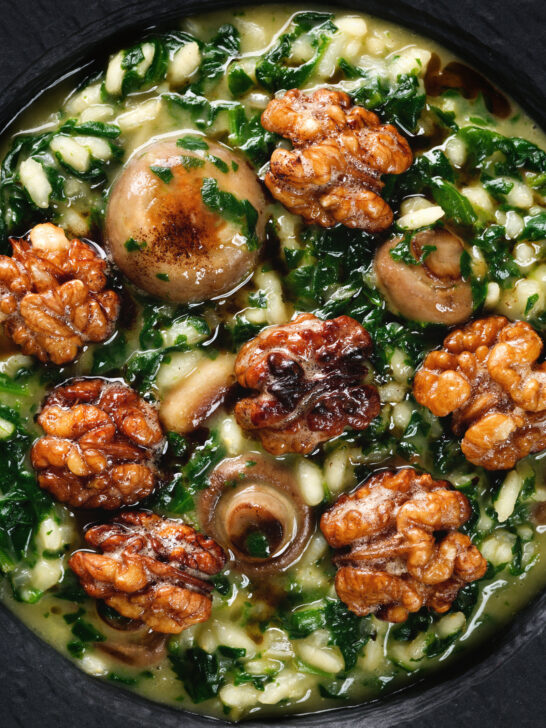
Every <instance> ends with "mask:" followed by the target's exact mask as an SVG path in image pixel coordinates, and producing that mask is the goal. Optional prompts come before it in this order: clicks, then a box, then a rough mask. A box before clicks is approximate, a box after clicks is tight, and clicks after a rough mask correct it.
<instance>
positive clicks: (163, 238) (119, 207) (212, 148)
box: [106, 137, 266, 303]
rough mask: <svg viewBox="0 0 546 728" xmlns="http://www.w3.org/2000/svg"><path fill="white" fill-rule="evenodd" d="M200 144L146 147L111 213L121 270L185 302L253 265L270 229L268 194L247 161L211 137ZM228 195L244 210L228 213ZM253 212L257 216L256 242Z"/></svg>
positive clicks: (110, 233) (109, 226) (222, 286)
mask: <svg viewBox="0 0 546 728" xmlns="http://www.w3.org/2000/svg"><path fill="white" fill-rule="evenodd" d="M180 141H181V143H182V144H184V143H185V142H184V137H182V139H181V140H180ZM201 146H203V149H194V148H192V149H186V148H184V147H183V146H180V145H178V144H177V142H176V141H174V140H167V141H165V140H163V141H159V142H155V143H153V144H151V145H149V146H148V147H146V148H145V149H144V150H143V151H142V152H140V153H139V154H138V155H136V156H134V157H133V159H132V160H131V161H130V162H129V163H128V165H127V166H126V167H125V169H124V170H123V172H122V173H121V175H120V176H119V178H118V179H117V181H116V182H115V184H114V187H113V190H112V194H111V196H110V200H109V203H108V209H107V213H106V240H107V243H108V246H109V249H110V252H111V254H112V257H113V258H114V261H115V262H116V264H117V265H118V266H119V268H121V270H122V271H123V272H124V273H125V275H127V277H128V278H130V279H131V280H132V281H133V282H134V283H135V284H136V285H138V286H139V287H140V288H143V289H144V290H145V291H147V292H148V293H151V294H152V295H154V296H158V297H160V298H165V299H168V300H172V301H180V302H182V303H186V302H191V301H204V300H207V299H210V298H213V297H214V296H218V295H220V294H222V293H226V292H228V291H230V290H231V289H232V288H234V287H235V286H237V285H238V284H239V283H240V282H241V281H242V279H243V278H244V277H245V276H246V275H247V274H248V273H249V272H250V271H251V270H252V268H253V267H254V265H255V264H256V260H257V256H258V248H259V247H260V244H261V242H262V241H263V239H264V231H265V222H266V215H265V198H264V195H263V193H262V190H261V187H260V184H259V181H258V179H257V177H256V175H255V174H254V172H253V170H252V169H251V167H250V166H249V165H248V163H247V162H246V161H245V160H244V159H242V158H241V157H240V156H238V155H237V154H235V153H234V152H233V151H231V150H229V149H227V147H224V146H221V145H219V144H216V143H214V142H211V141H210V140H206V141H205V139H204V138H203V139H201ZM207 189H208V190H209V192H210V193H211V196H212V198H213V199H212V201H211V200H210V199H209V197H208V196H207V195H206V194H205V190H207ZM226 197H227V198H229V199H230V200H231V202H232V203H233V204H234V205H236V206H237V208H238V209H239V210H240V211H241V210H242V212H241V215H239V214H238V213H237V214H236V212H237V211H235V212H233V214H228V213H227V211H226V209H225V199H226ZM235 198H236V199H235ZM207 201H208V202H207ZM218 201H220V202H218ZM212 203H214V204H212ZM245 206H246V207H245ZM248 210H249V211H250V213H251V214H252V215H255V216H256V225H255V233H256V238H255V239H252V244H251V239H250V237H249V236H248V235H246V233H245V224H246V222H249V221H248V219H246V211H248ZM250 213H249V214H250ZM245 221H246V222H245Z"/></svg>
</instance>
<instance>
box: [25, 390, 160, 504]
mask: <svg viewBox="0 0 546 728" xmlns="http://www.w3.org/2000/svg"><path fill="white" fill-rule="evenodd" d="M38 424H40V425H41V426H42V427H43V429H44V430H45V433H46V434H45V437H41V438H40V439H39V440H37V441H36V442H35V443H34V445H33V447H32V450H31V460H32V465H33V466H34V468H35V469H36V470H37V471H38V483H39V484H40V487H41V488H44V489H45V490H48V491H50V493H52V495H53V496H54V497H55V498H57V500H60V501H62V502H63V503H69V504H70V505H71V506H80V507H83V508H107V509H110V510H111V509H114V508H119V507H120V506H121V505H129V504H132V503H136V502H137V501H139V500H141V499H142V498H145V497H146V496H148V495H150V493H151V492H152V490H153V489H154V487H155V484H156V471H155V465H154V460H155V459H156V456H158V455H159V454H160V451H161V449H162V446H163V443H164V440H163V432H162V430H161V426H160V424H159V420H158V417H157V412H156V410H155V409H154V408H153V407H152V405H150V404H149V403H148V402H145V401H144V400H143V399H142V398H141V397H139V396H138V394H137V393H136V392H135V391H133V390H132V389H131V388H130V387H127V386H126V385H125V384H121V383H119V382H108V381H106V380H105V379H75V380H73V381H72V382H70V383H69V384H66V385H64V386H62V387H56V388H55V389H54V390H53V391H52V393H51V394H50V395H49V397H48V398H47V399H46V401H45V403H44V406H43V408H42V411H41V412H40V415H39V417H38Z"/></svg>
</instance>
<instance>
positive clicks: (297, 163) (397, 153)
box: [262, 88, 413, 232]
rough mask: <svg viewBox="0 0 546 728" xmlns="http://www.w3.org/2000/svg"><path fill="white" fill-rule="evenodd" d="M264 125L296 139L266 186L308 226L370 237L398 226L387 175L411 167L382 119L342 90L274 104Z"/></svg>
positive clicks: (277, 154)
mask: <svg viewBox="0 0 546 728" xmlns="http://www.w3.org/2000/svg"><path fill="white" fill-rule="evenodd" d="M262 125H263V126H264V127H265V128H266V129H267V130H268V131H273V132H276V133H277V134H280V135H281V136H284V137H286V138H287V139H290V141H291V142H292V144H293V147H294V148H293V149H292V150H290V151H288V150H286V149H281V148H279V149H276V150H275V151H274V152H273V154H272V156H271V165H270V171H269V172H268V173H267V175H266V177H265V183H266V185H267V187H268V189H269V191H270V192H271V194H272V195H273V197H275V198H276V199H277V200H279V201H280V202H282V204H283V205H284V206H285V207H286V208H287V209H288V210H290V211H291V212H294V213H296V214H298V215H301V216H302V217H303V218H304V220H305V221H306V222H307V223H317V224H318V225H322V227H332V226H333V225H336V224H337V223H342V224H343V225H346V226H347V227H351V228H361V229H362V230H368V231H370V232H378V231H380V230H385V229H386V228H388V227H389V225H390V224H391V223H392V219H393V214H392V210H391V208H390V207H389V205H388V204H387V203H386V202H385V200H383V199H382V197H381V196H380V194H379V193H380V191H381V189H382V188H383V182H382V181H381V175H383V174H400V173H401V172H405V171H406V169H408V167H409V166H410V165H411V162H412V159H413V157H412V153H411V149H410V147H409V145H408V143H407V141H406V140H405V139H404V138H403V137H402V136H401V135H400V134H399V133H398V132H397V131H396V129H395V128H394V126H391V125H390V124H381V123H380V121H379V118H378V116H377V115H376V114H374V113H372V112H371V111H367V110H366V109H365V108H363V107H362V106H352V105H351V100H350V98H349V96H348V95H347V94H346V93H343V92H342V91H332V90H330V89H325V88H323V89H319V90H318V91H315V92H314V93H312V94H309V95H308V94H303V93H302V92H301V91H299V90H298V89H292V90H291V91H288V92H287V93H286V94H285V95H284V96H283V97H282V98H281V99H273V100H272V101H270V102H269V104H268V105H267V108H266V109H265V111H264V112H263V114H262Z"/></svg>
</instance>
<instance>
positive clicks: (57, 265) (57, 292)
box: [0, 223, 120, 364]
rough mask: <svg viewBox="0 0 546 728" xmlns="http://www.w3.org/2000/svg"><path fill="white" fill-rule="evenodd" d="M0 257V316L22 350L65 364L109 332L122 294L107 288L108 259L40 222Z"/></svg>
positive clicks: (42, 358)
mask: <svg viewBox="0 0 546 728" xmlns="http://www.w3.org/2000/svg"><path fill="white" fill-rule="evenodd" d="M11 245H12V249H13V253H12V256H11V257H8V256H6V255H2V256H0V317H1V318H2V320H3V321H4V329H5V331H6V333H7V334H8V336H9V337H10V338H11V339H12V340H13V341H14V342H15V343H16V344H17V345H18V346H19V347H20V348H21V350H22V351H23V353H24V354H30V355H32V356H36V357H37V358H38V359H39V360H40V361H43V362H47V361H52V362H53V363H54V364H66V363H67V362H70V361H73V360H74V359H75V358H76V356H77V354H78V351H79V349H80V348H81V347H82V346H83V345H84V344H85V343H86V342H88V341H92V342H99V341H104V340H105V339H107V338H108V337H109V336H111V334H112V332H113V330H114V326H115V323H116V319H117V317H118V313H119V307H120V302H119V297H118V295H117V293H115V292H114V291H111V290H105V287H106V275H105V273H106V261H105V260H103V259H102V258H100V257H99V255H98V254H97V253H96V251H95V250H93V248H92V247H91V246H90V245H87V244H86V243H83V242H82V241H81V240H72V241H69V240H68V239H67V238H66V236H65V234H64V232H63V230H61V228H58V227H56V226H55V225H52V224H51V223H44V224H42V225H36V227H34V228H33V229H32V230H31V232H30V234H29V238H28V239H25V238H20V239H15V238H12V239H11Z"/></svg>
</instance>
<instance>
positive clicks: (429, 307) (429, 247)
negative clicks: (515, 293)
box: [374, 228, 472, 325]
mask: <svg viewBox="0 0 546 728" xmlns="http://www.w3.org/2000/svg"><path fill="white" fill-rule="evenodd" d="M400 242H401V238H394V239H392V240H388V241H387V242H385V243H384V244H383V245H382V246H381V247H380V248H379V249H378V251H377V253H376V255H375V261H374V267H375V274H376V278H377V284H378V287H379V289H380V290H381V291H382V293H383V294H384V295H385V297H386V298H387V301H388V303H389V304H390V307H391V308H392V309H393V310H394V311H395V312H396V313H400V314H402V315H403V316H405V317H406V318H408V319H411V320H414V321H427V322H430V323H438V324H447V325H451V324H457V323H461V322H463V321H466V320H468V318H470V315H471V314H472V289H471V286H470V283H469V282H467V281H465V280H463V278H462V276H461V263H460V260H461V254H462V252H463V250H464V248H463V244H462V241H461V240H460V238H458V237H457V236H456V235H454V234H453V233H452V232H450V231H449V230H446V229H444V228H437V229H435V230H424V231H423V232H420V233H417V234H416V235H414V236H413V238H412V239H411V241H410V243H409V248H410V252H411V254H412V256H413V258H414V259H415V264H414V265H408V263H405V262H404V261H402V260H399V259H397V257H396V254H394V256H393V251H394V249H395V248H396V246H397V245H398V244H399V243H400Z"/></svg>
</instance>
